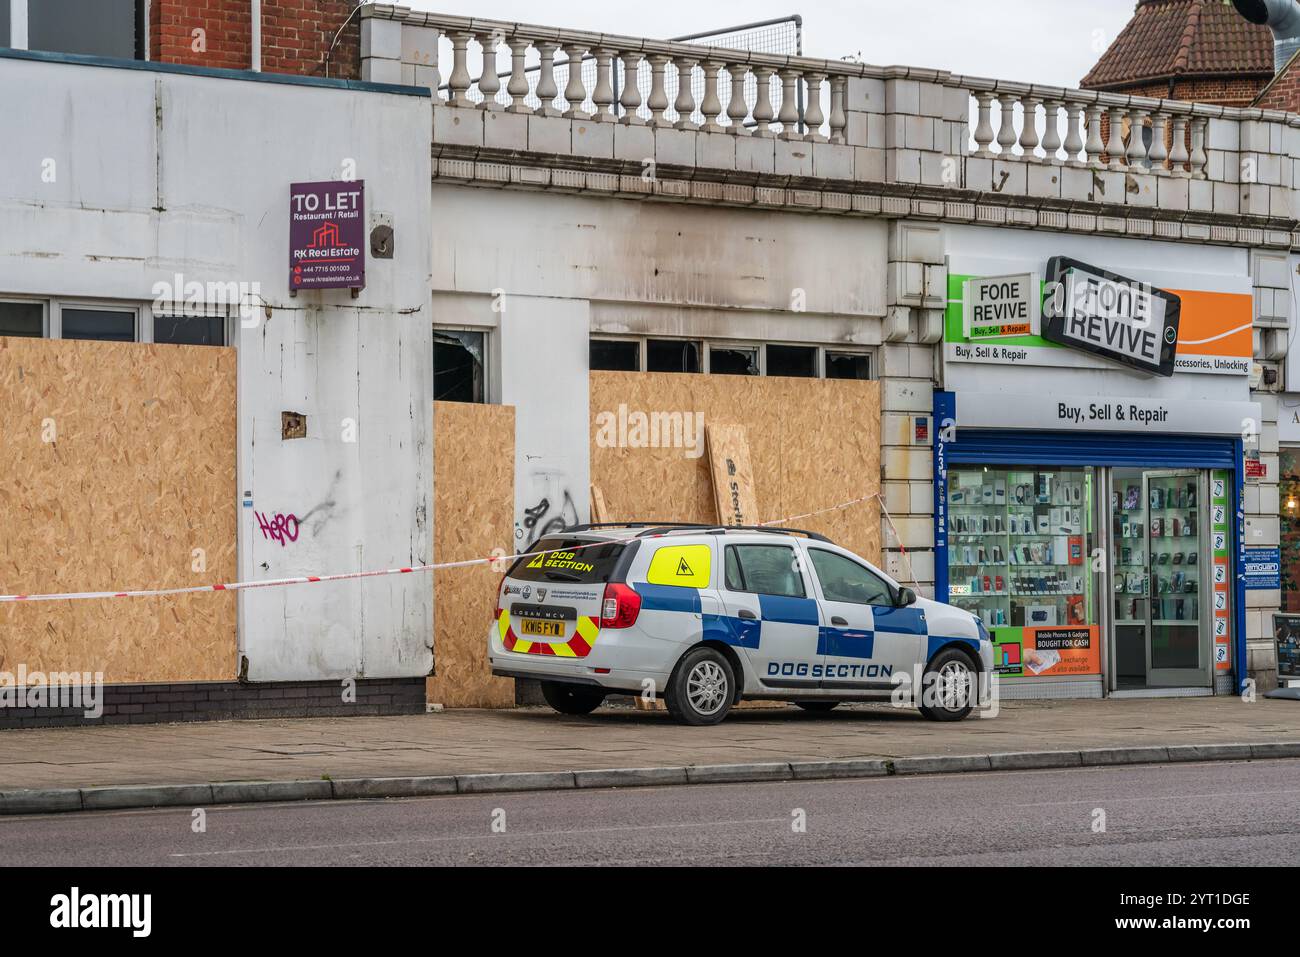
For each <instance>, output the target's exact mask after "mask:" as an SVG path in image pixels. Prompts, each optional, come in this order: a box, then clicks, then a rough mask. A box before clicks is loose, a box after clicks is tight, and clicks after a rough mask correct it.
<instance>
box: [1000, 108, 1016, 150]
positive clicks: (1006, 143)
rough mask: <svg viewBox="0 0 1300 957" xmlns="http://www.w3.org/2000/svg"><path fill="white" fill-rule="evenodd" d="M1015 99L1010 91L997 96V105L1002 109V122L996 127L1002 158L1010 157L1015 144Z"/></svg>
mask: <svg viewBox="0 0 1300 957" xmlns="http://www.w3.org/2000/svg"><path fill="white" fill-rule="evenodd" d="M1016 100H1017V97H1016V96H1014V95H1013V94H1011V93H1003V94H1001V95H999V96H998V105H999V106H1000V107H1001V109H1002V123H1001V125H1000V126H999V127H998V150H999V152H1000V153H1001V156H1002V158H1003V159H1011V157H1012V156H1013V155H1014V153H1015V145H1016V139H1017V137H1016Z"/></svg>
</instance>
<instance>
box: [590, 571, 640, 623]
mask: <svg viewBox="0 0 1300 957" xmlns="http://www.w3.org/2000/svg"><path fill="white" fill-rule="evenodd" d="M640 613H641V596H640V595H638V594H637V593H636V592H635V591H633V590H632V589H631V588H628V587H627V586H626V585H624V584H622V583H620V582H610V583H609V584H608V585H606V586H605V600H604V601H603V602H602V603H601V609H600V627H602V628H629V627H631V626H632V625H634V624H635V623H636V616H637V615H639V614H640Z"/></svg>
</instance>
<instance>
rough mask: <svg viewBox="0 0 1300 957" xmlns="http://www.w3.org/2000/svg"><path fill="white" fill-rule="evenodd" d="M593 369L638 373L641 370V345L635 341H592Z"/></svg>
mask: <svg viewBox="0 0 1300 957" xmlns="http://www.w3.org/2000/svg"><path fill="white" fill-rule="evenodd" d="M591 368H592V369H607V370H611V371H614V372H637V371H639V370H640V368H641V343H639V342H637V341H636V340H635V339H592V340H591Z"/></svg>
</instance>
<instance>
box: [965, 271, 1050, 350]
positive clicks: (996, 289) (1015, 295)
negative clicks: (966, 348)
mask: <svg viewBox="0 0 1300 957" xmlns="http://www.w3.org/2000/svg"><path fill="white" fill-rule="evenodd" d="M962 304H963V315H962V329H963V331H964V332H965V333H966V338H968V339H973V340H974V339H990V338H996V337H998V336H1036V335H1038V333H1039V322H1040V317H1041V315H1042V297H1041V295H1040V292H1039V282H1038V277H1037V276H1035V275H1034V274H1033V273H1023V274H1021V275H1018V276H989V277H984V278H977V279H968V280H966V290H965V294H964V296H963V297H962Z"/></svg>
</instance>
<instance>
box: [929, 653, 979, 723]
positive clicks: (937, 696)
mask: <svg viewBox="0 0 1300 957" xmlns="http://www.w3.org/2000/svg"><path fill="white" fill-rule="evenodd" d="M978 681H979V674H978V672H976V670H975V666H974V664H972V663H971V660H970V659H969V658H968V657H966V655H964V654H962V653H961V652H960V651H958V650H957V649H956V648H947V649H945V650H943V651H941V652H939V653H938V654H937V655H935V656H934V658H933V659H932V660H931V661H930V664H929V665H928V666H927V667H926V669H925V678H924V680H923V681H922V682H921V714H923V715H924V716H925V717H927V718H929V719H930V720H931V721H960V720H961V719H962V718H964V717H966V715H968V714H970V713H971V708H972V706H973V705H974V703H975V692H976V689H977V688H978Z"/></svg>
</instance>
